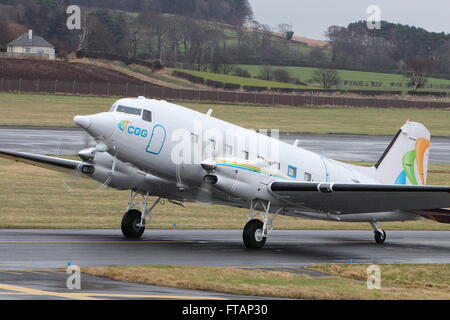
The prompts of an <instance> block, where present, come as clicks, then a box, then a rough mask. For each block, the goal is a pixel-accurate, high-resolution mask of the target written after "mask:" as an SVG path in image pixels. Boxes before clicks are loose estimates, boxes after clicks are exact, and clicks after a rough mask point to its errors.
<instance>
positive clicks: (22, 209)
mask: <svg viewBox="0 0 450 320" xmlns="http://www.w3.org/2000/svg"><path fill="white" fill-rule="evenodd" d="M429 176H430V180H429V182H430V184H447V185H448V184H450V165H432V166H431V168H430V174H429ZM0 182H1V183H0V208H1V209H0V228H88V229H92V228H94V229H96V228H100V229H102V228H105V229H106V228H112V229H119V228H120V221H121V219H122V214H123V212H124V210H125V208H126V205H127V201H128V196H129V193H128V192H125V191H116V190H106V191H96V188H97V187H98V186H99V185H98V184H96V183H95V182H93V181H91V180H88V179H79V180H77V181H73V179H71V177H68V176H65V175H63V174H58V173H54V172H52V171H48V170H45V169H41V168H37V167H33V166H29V165H25V164H20V163H16V162H13V161H9V160H6V159H0ZM64 182H67V183H69V185H70V186H71V187H72V188H73V189H75V192H74V193H69V192H68V191H66V189H65V188H64V185H63V183H64ZM247 213H248V210H246V209H236V208H230V207H222V206H202V205H197V204H187V207H186V208H181V207H179V206H176V205H173V204H170V203H165V204H164V205H160V206H158V207H157V208H156V209H155V213H154V216H153V218H152V222H151V224H150V225H149V228H157V229H160V228H162V229H168V228H180V229H185V228H186V229H241V228H243V226H244V225H245V223H246V221H247V220H246V218H247ZM274 225H275V228H276V229H366V230H371V228H370V226H369V224H368V223H340V222H328V221H315V220H303V219H296V218H290V217H283V216H280V217H278V218H277V219H276V220H275V222H274ZM382 226H383V228H385V229H390V230H393V229H396V230H399V229H409V230H450V225H449V224H440V223H436V222H434V221H431V220H421V221H415V222H405V223H383V224H382ZM368 232H369V231H368Z"/></svg>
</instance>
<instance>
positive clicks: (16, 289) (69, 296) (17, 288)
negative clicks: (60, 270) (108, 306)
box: [0, 283, 97, 300]
mask: <svg viewBox="0 0 450 320" xmlns="http://www.w3.org/2000/svg"><path fill="white" fill-rule="evenodd" d="M0 289H3V290H9V291H13V292H19V293H23V294H29V295H35V296H53V297H59V298H67V299H78V300H97V299H95V298H91V297H89V296H86V295H84V294H76V293H65V292H55V291H46V290H39V289H32V288H27V287H20V286H12V285H8V284H1V283H0Z"/></svg>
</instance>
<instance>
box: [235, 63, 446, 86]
mask: <svg viewBox="0 0 450 320" xmlns="http://www.w3.org/2000/svg"><path fill="white" fill-rule="evenodd" d="M236 67H240V68H243V69H246V70H248V71H249V72H250V74H251V75H252V76H256V75H258V74H259V71H260V68H261V66H255V65H236ZM273 69H283V70H286V71H288V72H289V73H290V74H291V76H292V77H296V78H299V79H300V80H301V81H307V80H309V79H312V77H313V72H314V70H315V69H316V68H308V67H288V66H284V67H278V66H274V67H273ZM339 76H340V77H341V79H342V80H349V81H364V82H366V81H368V82H370V81H376V82H383V87H381V88H378V89H379V90H386V89H387V90H395V91H399V90H407V88H396V87H391V86H390V84H391V82H396V83H406V80H405V78H404V77H403V75H401V74H390V73H376V72H363V71H351V70H339ZM428 84H444V85H450V80H446V79H437V78H429V79H428ZM343 88H345V89H355V90H364V89H365V90H371V89H375V88H372V87H366V86H345V87H343ZM424 90H425V89H424ZM426 90H429V91H436V90H437V89H426ZM438 91H439V90H438ZM447 91H450V90H447Z"/></svg>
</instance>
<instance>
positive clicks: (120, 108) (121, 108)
mask: <svg viewBox="0 0 450 320" xmlns="http://www.w3.org/2000/svg"><path fill="white" fill-rule="evenodd" d="M116 112H122V113H128V114H133V115H136V116H140V115H141V113H142V109H137V108H132V107H125V106H118V107H117V109H116Z"/></svg>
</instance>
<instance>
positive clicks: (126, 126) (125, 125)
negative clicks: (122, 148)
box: [117, 120, 148, 138]
mask: <svg viewBox="0 0 450 320" xmlns="http://www.w3.org/2000/svg"><path fill="white" fill-rule="evenodd" d="M130 123H131V121H128V120H126V121H121V122H120V123H119V124H118V126H117V127H118V128H119V129H120V130H121V131H124V132H126V133H128V134H134V135H135V136H138V137H139V136H140V137H142V138H146V137H147V136H148V131H147V130H145V129H141V128H138V127H135V126H131V125H130Z"/></svg>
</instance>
